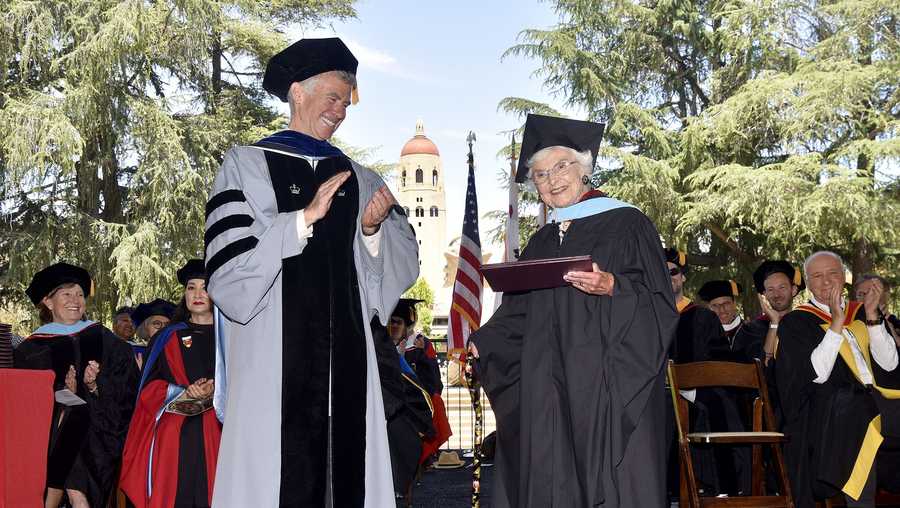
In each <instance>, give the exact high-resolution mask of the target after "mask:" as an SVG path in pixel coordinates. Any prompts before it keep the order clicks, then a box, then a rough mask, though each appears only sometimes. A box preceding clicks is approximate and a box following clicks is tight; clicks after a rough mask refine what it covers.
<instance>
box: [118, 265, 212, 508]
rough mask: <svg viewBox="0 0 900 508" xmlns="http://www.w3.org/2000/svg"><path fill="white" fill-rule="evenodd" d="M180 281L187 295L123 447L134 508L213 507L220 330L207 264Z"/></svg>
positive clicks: (150, 358)
mask: <svg viewBox="0 0 900 508" xmlns="http://www.w3.org/2000/svg"><path fill="white" fill-rule="evenodd" d="M178 281H179V282H180V283H181V284H182V285H183V286H184V295H183V296H182V298H181V303H179V304H178V307H177V309H176V310H175V314H174V316H173V323H174V324H172V325H170V326H168V327H166V328H164V329H163V330H161V331H160V333H159V334H158V335H156V336H155V337H154V339H153V343H152V345H151V347H150V349H149V353H148V355H147V364H146V365H145V367H144V373H143V376H142V378H141V390H140V395H139V397H138V402H137V407H136V408H135V410H134V417H133V418H132V420H131V427H130V428H129V430H128V440H127V441H126V442H125V453H124V456H123V459H122V473H121V482H120V486H121V488H122V490H123V491H124V492H125V494H126V495H127V496H128V498H129V499H130V500H131V502H132V503H133V504H134V505H135V506H136V507H137V508H144V507H168V506H173V502H174V506H178V507H182V506H185V507H195V508H201V507H208V506H210V505H211V502H212V492H213V489H212V487H213V480H214V479H215V473H216V458H217V456H218V452H219V437H220V436H221V433H222V432H221V428H222V426H221V424H220V423H219V420H218V419H217V418H216V414H215V411H210V409H211V408H212V395H213V391H214V381H213V380H214V378H215V360H216V358H215V332H214V329H213V310H212V301H211V300H210V298H209V294H207V292H206V270H205V267H204V265H203V261H202V260H200V259H192V260H190V261H188V262H187V264H185V265H184V267H182V268H181V269H180V270H178ZM184 400H189V401H190V402H189V403H187V404H184V403H183V401H184ZM185 405H186V407H185Z"/></svg>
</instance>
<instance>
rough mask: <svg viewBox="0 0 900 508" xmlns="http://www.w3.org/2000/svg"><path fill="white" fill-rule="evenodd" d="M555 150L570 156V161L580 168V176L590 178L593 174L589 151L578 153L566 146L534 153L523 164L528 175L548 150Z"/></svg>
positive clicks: (591, 157)
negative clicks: (561, 150) (565, 151)
mask: <svg viewBox="0 0 900 508" xmlns="http://www.w3.org/2000/svg"><path fill="white" fill-rule="evenodd" d="M557 148H562V149H563V150H567V151H568V152H569V153H570V154H571V155H572V159H573V160H574V161H575V162H577V163H578V166H579V167H581V174H583V175H587V176H591V175H592V174H593V173H594V156H593V155H592V154H591V151H590V150H585V151H583V152H579V151H578V150H575V149H574V148H570V147H568V146H561V145H557V146H548V147H546V148H541V149H540V150H538V151H537V152H535V153H534V155H532V156H531V157H529V158H528V161H526V162H525V166H527V167H528V173H529V174H531V170H532V169H534V164H535V163H536V162H537V161H539V160H541V159H543V158H544V157H546V156H547V153H548V152H549V151H550V150H555V149H557Z"/></svg>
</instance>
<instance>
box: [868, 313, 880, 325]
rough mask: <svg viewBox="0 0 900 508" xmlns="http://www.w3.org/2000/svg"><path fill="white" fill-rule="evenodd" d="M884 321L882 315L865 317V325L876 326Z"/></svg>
mask: <svg viewBox="0 0 900 508" xmlns="http://www.w3.org/2000/svg"><path fill="white" fill-rule="evenodd" d="M881 323H884V316H882V315H880V314H879V315H878V319H866V326H878V325H880V324H881Z"/></svg>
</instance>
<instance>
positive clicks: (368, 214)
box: [362, 185, 397, 236]
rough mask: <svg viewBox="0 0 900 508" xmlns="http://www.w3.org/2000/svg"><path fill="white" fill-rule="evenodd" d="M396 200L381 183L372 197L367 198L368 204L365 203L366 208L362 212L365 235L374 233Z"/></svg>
mask: <svg viewBox="0 0 900 508" xmlns="http://www.w3.org/2000/svg"><path fill="white" fill-rule="evenodd" d="M396 202H397V201H396V200H395V199H394V196H393V195H391V191H389V190H388V188H387V186H386V185H382V186H381V188H379V189H378V191H377V192H376V193H375V195H374V196H372V199H370V200H369V204H367V205H366V210H365V212H363V216H362V230H363V234H364V235H366V236H370V235H374V234H375V233H376V232H377V231H378V228H379V227H380V226H381V223H382V222H384V219H386V218H387V216H388V213H389V212H390V211H391V207H392V206H393V205H394V203H396Z"/></svg>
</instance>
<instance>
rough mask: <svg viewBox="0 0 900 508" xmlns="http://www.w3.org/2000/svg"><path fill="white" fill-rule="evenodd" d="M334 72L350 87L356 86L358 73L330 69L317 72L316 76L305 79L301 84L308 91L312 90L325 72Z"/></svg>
mask: <svg viewBox="0 0 900 508" xmlns="http://www.w3.org/2000/svg"><path fill="white" fill-rule="evenodd" d="M330 73H334V74H335V75H336V76H337V77H338V79H340V80H341V81H343V82H344V83H347V84H348V85H350V88H351V89H353V88H356V74H352V73H350V72H347V71H328V72H323V73H321V74H316V75H315V76H312V77H309V78H306V79H304V80H303V81H301V82H300V85H301V86H302V87H303V89H304V90H306V91H307V92H312V91H313V90H314V89H315V88H316V83H317V82H318V81H319V78H320V77H322V76H323V75H325V74H330Z"/></svg>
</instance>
